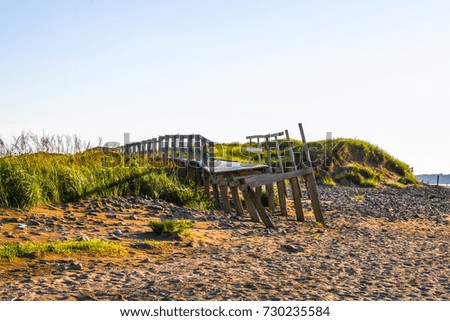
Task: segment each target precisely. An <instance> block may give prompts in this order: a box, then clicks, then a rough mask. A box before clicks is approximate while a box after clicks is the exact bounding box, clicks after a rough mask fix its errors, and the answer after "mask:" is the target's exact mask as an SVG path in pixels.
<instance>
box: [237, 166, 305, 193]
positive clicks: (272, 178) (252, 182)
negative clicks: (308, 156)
mask: <svg viewBox="0 0 450 321" xmlns="http://www.w3.org/2000/svg"><path fill="white" fill-rule="evenodd" d="M310 173H312V169H311V168H309V167H308V168H303V169H298V170H296V171H291V172H287V173H278V174H270V173H266V174H259V175H249V176H240V177H236V178H235V179H236V180H239V181H240V182H241V184H247V185H248V186H249V187H251V188H254V187H258V186H263V185H266V184H271V183H276V182H279V181H282V180H285V179H290V178H292V177H297V176H304V175H306V174H310Z"/></svg>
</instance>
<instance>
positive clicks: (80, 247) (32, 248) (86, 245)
mask: <svg viewBox="0 0 450 321" xmlns="http://www.w3.org/2000/svg"><path fill="white" fill-rule="evenodd" d="M74 252H85V253H86V254H90V255H104V256H118V255H122V254H124V253H125V252H126V249H125V247H123V246H122V245H120V244H116V243H111V242H105V241H100V240H89V241H64V242H49V243H31V242H28V243H26V244H19V243H6V244H4V245H2V246H0V258H2V259H13V258H16V257H27V256H31V255H43V254H46V253H55V254H63V255H70V254H72V253H74Z"/></svg>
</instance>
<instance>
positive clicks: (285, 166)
mask: <svg viewBox="0 0 450 321" xmlns="http://www.w3.org/2000/svg"><path fill="white" fill-rule="evenodd" d="M299 130H300V134H301V137H302V141H303V148H302V152H301V153H300V154H302V155H296V154H299V153H295V152H294V148H293V144H292V142H291V141H290V137H289V132H288V131H287V130H285V131H284V132H278V133H274V134H267V135H253V136H247V139H248V140H249V147H248V148H246V149H245V150H246V152H248V154H249V163H240V162H235V161H231V160H221V159H216V158H215V154H214V152H215V150H214V146H215V143H214V142H213V141H211V140H209V139H207V138H205V137H203V136H201V135H198V134H196V135H194V134H193V135H180V134H177V135H164V136H159V137H158V138H153V139H148V140H144V141H141V142H134V143H129V144H126V145H124V146H122V147H120V151H121V152H122V153H123V154H124V155H128V156H131V155H135V154H137V155H139V156H141V155H144V156H145V155H146V156H147V157H148V159H149V160H161V161H163V162H172V163H174V164H176V165H177V166H179V167H180V169H184V170H183V171H180V175H181V176H185V177H188V178H190V179H192V180H194V181H196V182H197V184H199V185H202V186H203V188H204V191H205V193H206V195H207V196H208V197H211V191H212V197H213V199H214V204H215V207H216V208H217V209H221V210H224V211H225V212H228V213H231V212H232V211H233V208H234V210H235V211H236V214H237V215H244V205H245V207H246V209H247V210H248V212H249V214H250V217H251V219H252V221H255V222H261V221H262V222H263V223H264V225H265V226H266V227H267V228H275V225H274V224H273V222H272V220H271V218H270V215H269V214H268V212H267V211H266V208H265V207H264V205H263V202H262V200H261V196H262V190H263V188H264V191H265V194H266V195H267V198H268V208H269V209H270V211H272V212H274V211H276V206H275V192H277V193H278V195H277V196H278V200H279V207H280V213H281V215H287V214H288V213H287V207H286V198H287V196H288V188H287V186H286V182H287V181H288V182H289V187H290V188H289V191H290V194H291V197H292V199H293V202H294V208H295V213H296V218H297V220H298V221H305V216H304V212H303V207H302V193H301V188H300V181H299V177H304V181H305V184H306V189H307V191H308V195H309V197H310V199H311V204H312V208H313V211H314V215H315V219H316V221H317V222H319V223H322V224H324V223H325V221H324V218H323V213H322V207H321V203H320V199H319V194H318V192H317V184H316V179H315V177H314V171H313V169H312V164H311V157H310V154H309V150H308V146H307V143H306V139H305V135H304V131H303V127H302V124H299ZM282 138H283V139H284V142H283V143H284V144H287V151H288V153H287V155H286V156H287V157H286V156H285V155H284V154H285V153H282V151H281V150H280V139H282ZM274 149H275V152H276V161H274V160H273V159H272V156H271V155H272V151H273V150H274ZM285 151H286V150H285ZM285 151H284V152H285ZM254 158H255V159H257V163H251V162H252V161H253V159H254ZM298 159H300V160H303V161H298ZM241 196H242V197H241ZM242 199H243V200H244V202H242Z"/></svg>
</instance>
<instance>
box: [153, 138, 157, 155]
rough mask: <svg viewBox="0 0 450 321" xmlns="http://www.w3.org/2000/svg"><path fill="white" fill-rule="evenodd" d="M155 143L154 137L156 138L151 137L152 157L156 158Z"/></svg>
mask: <svg viewBox="0 0 450 321" xmlns="http://www.w3.org/2000/svg"><path fill="white" fill-rule="evenodd" d="M156 144H157V139H156V138H153V139H152V146H153V150H152V154H153V159H156Z"/></svg>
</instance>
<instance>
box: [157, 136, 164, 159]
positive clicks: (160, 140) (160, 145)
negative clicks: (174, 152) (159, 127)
mask: <svg viewBox="0 0 450 321" xmlns="http://www.w3.org/2000/svg"><path fill="white" fill-rule="evenodd" d="M163 144H164V137H163V136H159V137H158V158H159V159H160V160H162V159H163V158H164V156H163V154H164V153H163Z"/></svg>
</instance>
